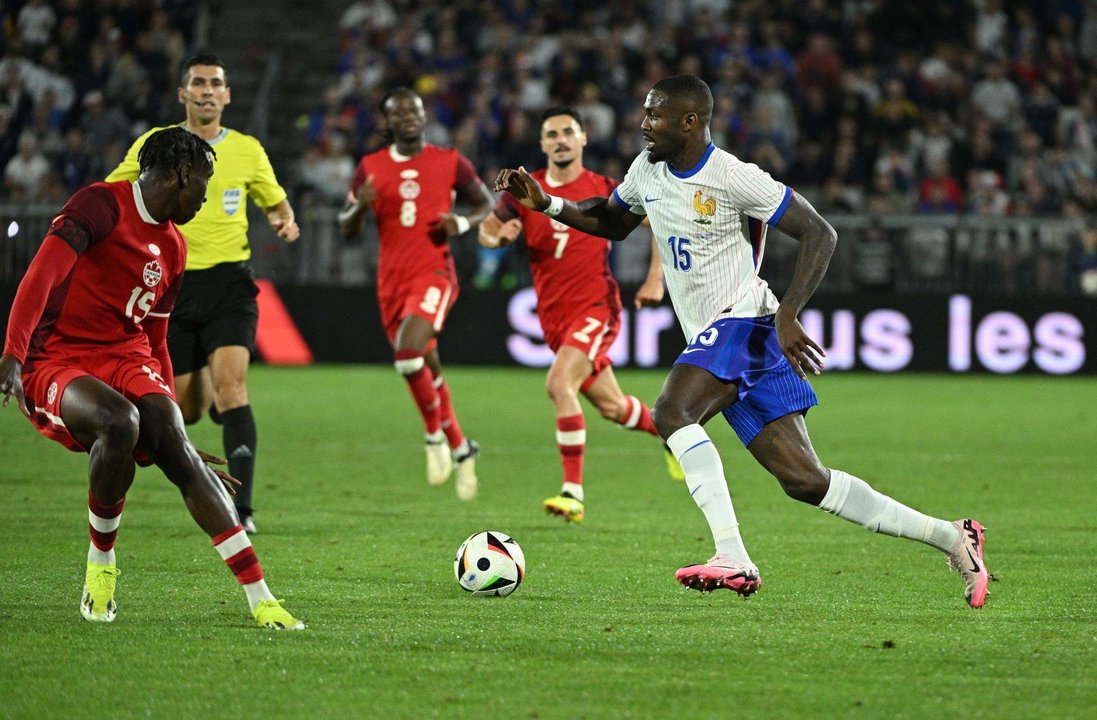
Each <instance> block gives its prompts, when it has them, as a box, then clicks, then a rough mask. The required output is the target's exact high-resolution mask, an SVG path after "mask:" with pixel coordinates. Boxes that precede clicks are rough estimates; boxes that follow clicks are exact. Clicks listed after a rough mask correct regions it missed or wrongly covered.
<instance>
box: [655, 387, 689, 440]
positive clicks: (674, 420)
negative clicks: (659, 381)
mask: <svg viewBox="0 0 1097 720" xmlns="http://www.w3.org/2000/svg"><path fill="white" fill-rule="evenodd" d="M651 421H652V422H653V423H655V429H656V430H658V431H659V437H661V438H663V439H664V440H666V439H667V438H669V437H670V436H671V435H673V434H674V433H676V432H678V431H679V430H681V429H682V428H684V427H685V426H686V425H692V424H693V422H694V421H693V420H690V419H689V418H688V417H686V413H685V412H684V410H683V409H682V408H680V407H677V406H676V405H674V403H673V402H668V401H665V400H664V399H663V396H662V395H660V396H659V399H658V400H656V401H655V406H654V407H653V408H652V409H651Z"/></svg>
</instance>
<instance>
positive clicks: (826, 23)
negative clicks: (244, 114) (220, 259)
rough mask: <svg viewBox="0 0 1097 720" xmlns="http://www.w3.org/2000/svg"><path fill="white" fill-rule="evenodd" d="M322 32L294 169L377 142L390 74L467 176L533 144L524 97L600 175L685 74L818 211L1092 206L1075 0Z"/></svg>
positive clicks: (545, 13) (742, 4) (733, 145)
mask: <svg viewBox="0 0 1097 720" xmlns="http://www.w3.org/2000/svg"><path fill="white" fill-rule="evenodd" d="M564 29H566V30H564ZM339 41H340V49H341V57H340V62H339V68H338V74H337V77H336V78H335V80H334V82H333V83H332V84H331V86H330V87H329V88H328V89H327V90H326V92H325V93H324V96H323V100H322V103H320V105H319V107H318V108H317V109H316V110H315V112H313V113H312V115H311V116H310V118H309V122H308V139H309V145H310V148H311V149H310V151H309V155H308V157H307V158H306V160H305V162H304V163H303V178H304V179H305V180H306V181H307V182H313V181H314V180H313V179H314V178H317V177H318V176H319V175H323V174H325V173H316V172H313V171H312V168H313V167H315V166H320V167H324V168H328V167H331V166H335V165H339V164H345V163H344V162H343V160H344V159H345V160H346V161H347V162H349V161H350V157H351V156H357V155H360V154H361V153H363V152H365V151H368V150H371V149H373V148H375V147H376V146H377V145H378V144H379V143H380V142H382V141H381V139H380V138H379V136H378V118H379V115H378V112H377V103H378V100H379V98H380V97H381V96H382V95H383V94H384V92H385V91H386V90H387V89H389V88H391V87H393V86H395V85H408V86H411V87H414V88H415V89H416V90H417V91H418V92H419V93H420V94H421V95H423V96H424V98H425V99H426V101H427V102H428V103H429V108H428V110H429V114H430V116H431V118H432V119H433V123H432V127H431V128H430V135H429V136H430V138H431V139H432V141H434V142H437V143H440V144H445V145H454V146H456V147H458V148H459V149H461V151H462V152H464V153H466V154H467V155H468V156H469V157H470V158H473V159H474V160H475V161H476V163H477V167H478V168H479V169H480V172H481V174H482V176H483V177H493V176H494V174H495V171H496V169H497V168H499V167H507V166H516V165H519V164H522V163H528V162H529V161H530V159H531V158H534V157H537V144H536V139H537V138H536V132H537V127H536V117H537V113H538V112H539V111H540V110H541V109H542V108H544V107H545V106H546V105H548V104H552V103H558V102H562V103H566V104H570V105H573V106H574V107H576V108H577V109H578V110H579V111H580V112H581V113H582V115H583V117H584V119H585V121H586V125H587V132H588V135H589V138H590V145H589V146H588V148H587V157H588V161H589V163H590V164H591V165H592V166H593V167H595V168H597V169H598V170H599V171H601V172H605V173H607V174H610V175H615V176H617V177H620V176H621V175H622V174H623V172H624V170H625V169H626V167H627V166H626V165H625V163H627V162H628V161H630V160H631V158H632V157H634V155H635V153H636V152H637V150H638V147H639V135H638V132H637V128H638V126H639V124H640V119H641V110H640V106H641V104H642V102H643V98H644V96H645V94H646V91H647V88H649V87H650V86H651V84H652V83H653V82H654V81H655V80H657V79H659V78H660V77H664V76H666V75H670V74H674V73H677V72H690V73H696V74H698V75H701V76H702V77H705V78H707V79H708V80H709V81H710V82H711V84H712V86H713V90H714V94H715V96H716V98H717V107H716V113H715V114H716V117H715V119H714V121H713V130H714V133H715V137H714V140H715V142H716V144H717V145H720V146H723V147H727V148H729V149H732V150H733V151H734V152H736V153H737V154H738V155H740V156H741V157H743V158H745V159H749V160H751V161H754V162H756V163H758V164H759V165H761V166H762V167H764V168H766V169H768V170H769V171H770V172H771V173H772V174H773V175H774V176H775V177H781V178H784V179H787V180H788V181H789V182H790V184H792V185H794V186H796V187H797V188H811V189H814V197H815V199H816V200H817V205H819V206H820V209H821V210H824V211H827V212H832V213H833V212H861V211H871V212H875V213H883V214H894V213H975V214H979V215H993V216H1004V215H1046V214H1060V213H1066V214H1068V215H1070V214H1078V215H1080V214H1082V213H1086V212H1092V211H1094V210H1097V183H1095V178H1094V161H1095V160H1097V75H1095V74H1094V69H1095V68H1097V2H1093V1H1092V0H1048V1H1046V2H1009V1H1008V0H942V1H941V2H934V3H908V2H897V1H894V0H844V1H843V2H834V1H828V0H808V1H807V2H804V1H802V0H738V1H736V2H732V1H731V0H690V1H689V2H681V3H667V2H660V1H659V0H649V1H647V2H625V1H623V0H617V1H614V0H611V1H608V2H605V1H602V2H597V3H595V2H584V1H583V0H570V1H569V0H564V1H563V2H558V3H551V4H545V3H534V2H529V1H528V0H505V1H499V2H490V1H478V0H466V1H464V2H445V3H443V2H416V3H408V2H398V1H397V0H360V1H359V2H355V3H353V4H351V5H350V7H348V8H347V10H346V12H345V13H344V14H343V17H342V20H341V21H340V35H339ZM317 184H318V185H319V186H320V187H323V183H322V182H318V183H317ZM332 184H333V185H334V182H333V183H332ZM344 185H345V184H344ZM332 193H333V195H334V189H333V190H332Z"/></svg>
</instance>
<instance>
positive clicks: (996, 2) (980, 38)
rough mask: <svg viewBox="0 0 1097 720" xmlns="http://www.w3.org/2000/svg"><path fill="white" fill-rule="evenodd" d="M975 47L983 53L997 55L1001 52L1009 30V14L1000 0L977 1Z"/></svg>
mask: <svg viewBox="0 0 1097 720" xmlns="http://www.w3.org/2000/svg"><path fill="white" fill-rule="evenodd" d="M976 5H977V6H978V8H979V9H978V11H977V12H976V14H975V29H974V35H975V49H976V50H978V51H979V53H980V54H981V55H997V54H998V53H1000V52H1001V50H1002V47H1003V45H1004V44H1005V40H1006V33H1007V31H1008V30H1009V16H1008V15H1006V13H1005V11H1004V10H1002V3H1001V2H1000V0H983V2H981V3H976Z"/></svg>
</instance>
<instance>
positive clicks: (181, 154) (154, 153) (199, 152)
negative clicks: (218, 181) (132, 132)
mask: <svg viewBox="0 0 1097 720" xmlns="http://www.w3.org/2000/svg"><path fill="white" fill-rule="evenodd" d="M216 157H217V153H215V152H214V151H213V148H212V147H210V144H209V143H208V142H206V141H205V140H203V139H202V138H200V137H198V136H197V135H195V134H194V133H192V132H191V131H190V130H187V129H186V128H184V127H181V126H178V125H176V126H175V127H170V128H165V129H163V130H157V131H156V132H154V133H153V134H152V135H149V136H148V138H146V140H145V144H144V145H142V146H141V150H140V151H139V152H138V153H137V162H138V163H139V164H140V166H141V172H145V171H146V170H148V171H151V172H152V173H154V174H160V173H174V172H175V171H176V170H178V169H179V168H182V167H192V168H209V169H210V170H212V169H213V159H214V158H216Z"/></svg>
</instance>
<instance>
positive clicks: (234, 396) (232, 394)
mask: <svg viewBox="0 0 1097 720" xmlns="http://www.w3.org/2000/svg"><path fill="white" fill-rule="evenodd" d="M213 392H214V396H215V397H216V398H217V407H218V408H220V409H221V412H225V411H226V410H233V409H235V408H238V407H243V406H244V405H247V404H248V387H247V385H245V384H244V383H242V382H231V383H225V384H223V385H220V386H218V387H216V388H214V391H213ZM204 410H205V408H200V409H199V417H201V412H202V411H204Z"/></svg>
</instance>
